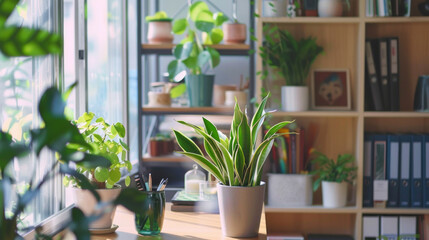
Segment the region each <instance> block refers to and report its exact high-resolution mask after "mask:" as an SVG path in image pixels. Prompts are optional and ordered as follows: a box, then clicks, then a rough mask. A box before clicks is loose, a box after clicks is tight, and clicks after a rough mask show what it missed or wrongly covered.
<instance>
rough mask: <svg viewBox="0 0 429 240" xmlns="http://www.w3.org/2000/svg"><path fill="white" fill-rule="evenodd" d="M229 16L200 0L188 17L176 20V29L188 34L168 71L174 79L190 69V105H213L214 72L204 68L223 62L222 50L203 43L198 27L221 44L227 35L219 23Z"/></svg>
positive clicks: (194, 4) (174, 30)
mask: <svg viewBox="0 0 429 240" xmlns="http://www.w3.org/2000/svg"><path fill="white" fill-rule="evenodd" d="M226 20H227V18H226V17H225V16H224V15H223V14H222V13H212V12H211V11H210V10H209V8H208V6H207V4H206V3H204V2H201V1H197V2H194V3H193V4H191V5H190V6H189V8H188V16H187V18H182V19H177V20H175V21H174V24H173V32H174V33H175V34H183V33H185V32H187V35H186V37H185V38H184V39H183V40H182V41H181V42H180V44H178V45H176V47H175V48H174V49H173V55H174V57H175V59H174V60H173V61H171V62H170V63H169V64H168V73H169V77H170V79H174V78H175V77H176V76H178V75H179V74H180V75H185V74H186V70H188V72H187V74H186V79H185V83H186V90H187V92H188V98H189V106H190V107H200V106H211V105H212V96H213V84H214V75H207V74H205V73H204V72H205V71H204V70H205V69H204V68H205V67H207V66H209V67H210V68H212V69H213V68H215V67H216V66H217V65H219V62H220V55H219V52H218V51H217V50H216V49H214V48H211V47H209V46H207V45H203V42H202V39H201V36H199V34H198V31H200V32H203V33H206V34H207V37H206V41H208V42H210V43H212V44H218V43H220V42H221V41H222V39H223V32H222V29H220V28H217V27H218V26H221V25H222V23H224V22H225V21H226ZM194 27H195V28H194ZM207 39H209V40H207ZM207 68H208V67H207Z"/></svg>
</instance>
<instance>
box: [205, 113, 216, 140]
mask: <svg viewBox="0 0 429 240" xmlns="http://www.w3.org/2000/svg"><path fill="white" fill-rule="evenodd" d="M203 122H204V126H205V129H206V133H207V134H208V135H210V136H212V137H213V138H214V139H215V140H216V141H218V142H220V139H219V134H218V130H217V128H216V126H215V125H214V124H213V123H212V122H210V121H209V120H207V119H206V118H205V117H203Z"/></svg>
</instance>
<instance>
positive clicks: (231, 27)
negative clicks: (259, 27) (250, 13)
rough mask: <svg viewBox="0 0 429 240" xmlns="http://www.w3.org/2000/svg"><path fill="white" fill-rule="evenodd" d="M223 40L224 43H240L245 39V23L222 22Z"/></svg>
mask: <svg viewBox="0 0 429 240" xmlns="http://www.w3.org/2000/svg"><path fill="white" fill-rule="evenodd" d="M222 28H223V33H224V36H223V41H224V43H225V44H242V43H244V42H245V41H246V37H247V33H246V24H242V23H224V24H223V26H222Z"/></svg>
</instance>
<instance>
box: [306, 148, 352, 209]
mask: <svg viewBox="0 0 429 240" xmlns="http://www.w3.org/2000/svg"><path fill="white" fill-rule="evenodd" d="M314 154H315V158H314V159H313V160H312V163H313V164H316V165H317V169H316V170H314V171H312V174H314V175H316V176H317V177H318V178H317V180H316V181H314V184H313V190H314V191H316V190H317V189H318V188H319V186H320V183H322V191H323V192H322V195H323V205H324V206H325V207H343V206H345V204H346V199H347V183H351V182H352V180H353V179H355V178H356V169H357V168H356V167H354V166H353V163H354V157H353V156H352V155H351V154H340V155H338V158H337V160H336V161H334V159H330V158H328V157H327V156H326V155H325V154H323V153H321V152H315V153H314Z"/></svg>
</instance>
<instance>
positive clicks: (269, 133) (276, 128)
mask: <svg viewBox="0 0 429 240" xmlns="http://www.w3.org/2000/svg"><path fill="white" fill-rule="evenodd" d="M289 123H291V121H284V122H280V123H277V124H276V125H274V126H272V127H271V128H270V129H269V130H268V131H267V133H266V134H265V137H264V140H265V139H268V138H270V137H271V136H273V135H274V134H275V133H276V132H278V131H279V130H280V129H282V128H283V127H285V126H286V125H288V124H289Z"/></svg>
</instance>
